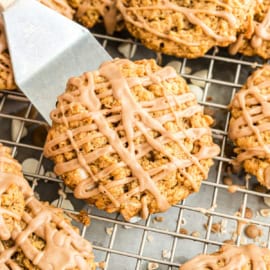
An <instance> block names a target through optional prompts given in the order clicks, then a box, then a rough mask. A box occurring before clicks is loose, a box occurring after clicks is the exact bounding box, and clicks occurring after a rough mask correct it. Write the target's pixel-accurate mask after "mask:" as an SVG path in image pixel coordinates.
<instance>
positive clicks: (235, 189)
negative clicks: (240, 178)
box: [228, 185, 239, 193]
mask: <svg viewBox="0 0 270 270" xmlns="http://www.w3.org/2000/svg"><path fill="white" fill-rule="evenodd" d="M238 189H239V186H238V185H231V186H228V191H229V192H230V193H235V192H236V191H237V190H238Z"/></svg>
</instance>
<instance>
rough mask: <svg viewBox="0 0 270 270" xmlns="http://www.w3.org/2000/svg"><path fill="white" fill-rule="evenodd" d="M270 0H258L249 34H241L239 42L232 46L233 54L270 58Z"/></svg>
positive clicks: (231, 51)
mask: <svg viewBox="0 0 270 270" xmlns="http://www.w3.org/2000/svg"><path fill="white" fill-rule="evenodd" d="M269 27H270V0H263V1H262V0H258V1H257V4H256V9H255V14H254V18H253V20H252V23H251V25H250V29H249V34H248V35H245V34H244V33H240V34H239V35H238V38H237V41H236V42H235V43H233V44H231V45H230V47H229V52H230V53H231V54H233V55H234V54H236V53H238V52H239V53H242V54H244V55H247V56H254V55H258V56H260V57H262V58H264V59H269V58H270V33H269Z"/></svg>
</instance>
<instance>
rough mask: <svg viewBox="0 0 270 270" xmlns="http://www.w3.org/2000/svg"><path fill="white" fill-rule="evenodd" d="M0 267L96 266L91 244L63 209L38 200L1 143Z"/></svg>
mask: <svg viewBox="0 0 270 270" xmlns="http://www.w3.org/2000/svg"><path fill="white" fill-rule="evenodd" d="M0 198H1V200H0V220H1V222H0V245H1V250H0V257H1V263H0V269H3V270H7V269H18V270H19V269H33V270H48V269H51V268H53V269H63V270H79V269H84V270H94V269H95V263H94V257H93V253H92V246H91V244H90V243H89V242H87V241H86V240H85V239H83V238H82V237H81V236H80V235H79V234H78V232H77V230H76V229H75V228H74V227H72V226H71V225H70V222H69V221H67V220H66V219H65V217H64V215H63V212H62V210H60V209H57V208H54V207H52V206H50V205H49V204H47V203H41V202H40V201H38V200H37V199H36V198H35V197H34V195H33V191H32V190H31V188H30V186H29V184H28V183H27V181H26V180H25V179H24V178H23V175H22V171H21V166H20V164H19V163H18V162H17V161H16V160H14V159H13V158H12V157H11V155H10V149H9V148H7V147H4V146H3V145H1V144H0Z"/></svg>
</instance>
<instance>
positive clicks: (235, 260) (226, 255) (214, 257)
mask: <svg viewBox="0 0 270 270" xmlns="http://www.w3.org/2000/svg"><path fill="white" fill-rule="evenodd" d="M194 269H196V270H205V269H221V270H222V269H224V270H225V269H226V270H227V269H228V270H229V269H238V270H252V269H254V270H255V269H265V270H269V269H270V250H269V249H267V248H261V247H257V246H255V245H253V244H251V245H246V246H240V247H235V246H230V245H225V246H223V247H222V248H221V249H220V250H219V251H218V252H217V253H214V254H209V255H199V256H196V257H195V258H193V259H192V260H190V261H188V262H186V263H185V264H183V265H182V266H181V267H180V270H194Z"/></svg>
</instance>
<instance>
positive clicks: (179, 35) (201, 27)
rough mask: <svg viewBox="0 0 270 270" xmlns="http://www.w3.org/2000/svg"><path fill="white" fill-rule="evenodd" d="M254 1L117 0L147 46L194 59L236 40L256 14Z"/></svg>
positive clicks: (135, 33)
mask: <svg viewBox="0 0 270 270" xmlns="http://www.w3.org/2000/svg"><path fill="white" fill-rule="evenodd" d="M254 2H255V1H252V0H240V1H239V0H222V1H216V0H212V1H208V0H198V1H190V0H154V1H152V0H117V7H118V9H119V10H120V12H121V13H122V16H123V18H124V21H125V24H126V27H127V29H128V30H129V32H130V33H131V34H132V35H133V36H134V37H136V38H138V39H140V40H141V42H142V43H143V44H144V45H145V46H146V47H148V48H150V49H152V50H154V51H157V52H162V53H165V54H169V55H175V56H178V57H188V58H195V57H200V56H202V55H204V54H205V53H206V52H207V51H208V50H209V49H211V48H212V47H213V46H222V47H224V46H228V45H229V44H231V43H233V42H235V40H236V34H237V32H238V31H240V30H241V31H244V29H246V28H247V27H248V25H249V21H250V18H251V17H252V16H253V9H254V8H253V7H254Z"/></svg>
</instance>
